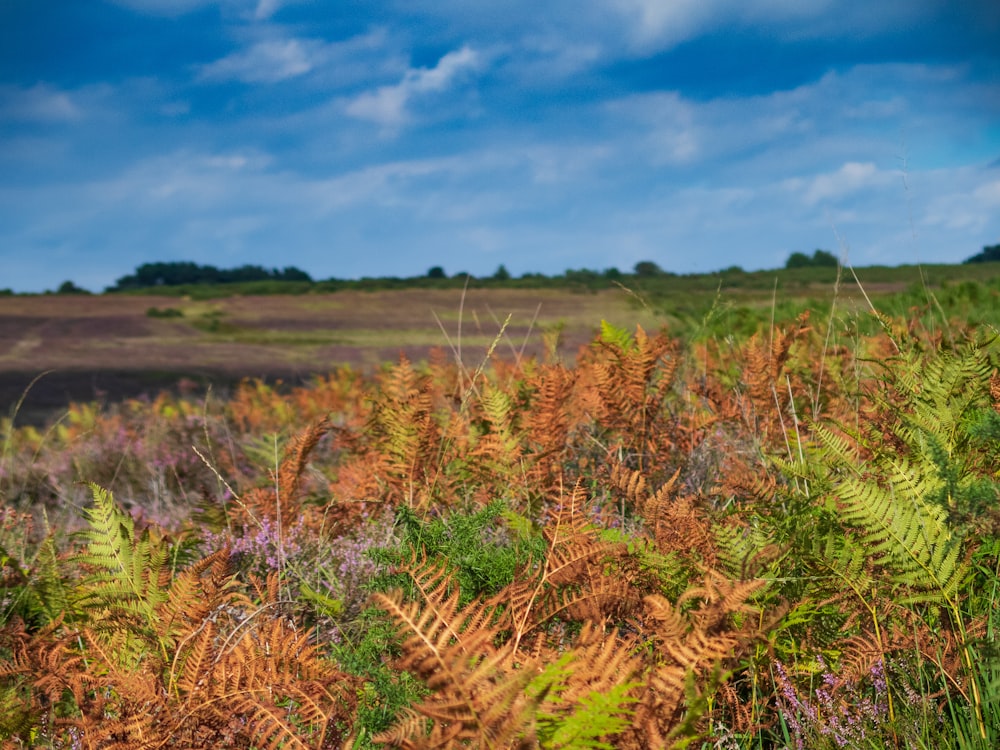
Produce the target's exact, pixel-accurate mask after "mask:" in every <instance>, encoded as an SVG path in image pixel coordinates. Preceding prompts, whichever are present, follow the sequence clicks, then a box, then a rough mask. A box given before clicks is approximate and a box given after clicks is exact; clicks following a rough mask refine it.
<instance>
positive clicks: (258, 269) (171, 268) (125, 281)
mask: <svg viewBox="0 0 1000 750" xmlns="http://www.w3.org/2000/svg"><path fill="white" fill-rule="evenodd" d="M247 281H312V277H311V276H309V274H307V273H306V272H305V271H302V270H299V269H298V268H295V267H294V266H288V267H287V268H283V269H281V270H279V269H277V268H271V269H268V268H264V267H263V266H252V265H244V266H239V267H238V268H216V267H215V266H203V265H199V264H198V263H191V262H187V261H179V262H173V263H143V264H142V265H141V266H139V267H138V268H137V269H136V270H135V273H132V274H129V275H128V276H122V277H121V278H120V279H118V280H117V281H116V282H115V285H114V286H112V287H109V288H108V291H111V292H122V291H127V290H129V289H146V288H149V287H157V286H185V285H190V284H236V283H240V282H247Z"/></svg>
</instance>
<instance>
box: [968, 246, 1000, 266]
mask: <svg viewBox="0 0 1000 750" xmlns="http://www.w3.org/2000/svg"><path fill="white" fill-rule="evenodd" d="M962 262H963V263H997V262H1000V245H987V246H986V247H984V248H983V251H982V252H981V253H978V254H976V255H973V256H972V257H971V258H966V259H965V260H964V261H962Z"/></svg>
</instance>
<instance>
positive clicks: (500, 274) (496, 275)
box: [493, 263, 510, 281]
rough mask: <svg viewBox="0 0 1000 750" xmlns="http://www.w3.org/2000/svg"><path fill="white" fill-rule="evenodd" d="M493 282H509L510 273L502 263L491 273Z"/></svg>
mask: <svg viewBox="0 0 1000 750" xmlns="http://www.w3.org/2000/svg"><path fill="white" fill-rule="evenodd" d="M493 280H494V281H510V271H508V270H507V267H506V266H505V265H504V264H503V263H501V264H500V265H499V266H497V270H496V271H494V272H493Z"/></svg>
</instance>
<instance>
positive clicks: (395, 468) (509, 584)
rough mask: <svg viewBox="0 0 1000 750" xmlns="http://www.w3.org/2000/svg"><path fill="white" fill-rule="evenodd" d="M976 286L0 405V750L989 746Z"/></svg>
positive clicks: (997, 449)
mask: <svg viewBox="0 0 1000 750" xmlns="http://www.w3.org/2000/svg"><path fill="white" fill-rule="evenodd" d="M795 272H796V273H812V274H819V273H822V272H825V269H823V268H807V269H796V270H795ZM727 273H728V274H731V275H732V276H734V277H741V276H743V275H746V274H743V273H742V272H739V271H738V270H735V269H734V270H730V271H728V272H727ZM651 278H652V277H651ZM655 278H659V277H655ZM661 280H662V281H673V280H672V279H671V278H670V277H667V278H666V279H661ZM997 286H998V282H997V281H996V280H994V281H991V282H989V283H978V282H972V281H969V280H962V281H952V282H948V283H942V284H940V285H939V286H938V287H937V288H936V289H935V290H933V292H932V291H931V290H930V289H929V288H928V287H927V286H924V285H922V284H915V285H913V286H912V287H911V288H910V289H906V290H904V291H903V292H900V293H898V294H897V295H895V296H881V297H878V298H877V310H878V312H877V313H874V314H873V312H872V311H871V310H870V309H868V308H867V307H865V306H864V305H866V304H867V303H866V302H865V303H864V304H855V301H854V300H852V299H848V298H847V297H846V296H837V297H832V298H829V299H827V300H826V301H825V302H824V303H822V304H819V303H816V304H813V303H808V301H806V300H805V299H801V300H800V299H797V298H789V297H786V296H783V295H781V294H778V295H775V293H774V291H773V280H772V291H771V294H770V295H756V296H748V299H749V301H748V302H747V304H743V301H740V302H736V301H734V299H732V298H727V296H725V295H719V294H717V293H716V292H715V290H711V289H710V288H709V289H707V290H706V294H705V295H704V297H703V298H702V299H701V300H700V301H698V302H695V303H688V304H690V309H689V310H687V312H686V313H685V314H687V315H688V316H689V323H688V326H689V327H688V329H687V330H686V331H685V333H684V334H683V335H678V334H677V329H676V328H675V327H673V325H671V328H670V329H669V330H670V333H669V334H668V333H666V332H661V333H659V334H655V335H654V334H650V333H647V332H646V331H645V330H643V329H642V328H641V327H636V328H625V327H617V326H615V325H613V324H611V323H608V322H606V321H605V322H602V323H601V325H600V327H599V333H598V334H596V336H595V337H594V339H593V340H592V342H591V343H590V345H589V346H587V347H584V348H583V349H582V350H581V352H580V355H579V357H578V358H577V360H576V362H575V363H572V364H567V363H566V362H564V361H560V360H558V359H556V358H554V357H552V356H548V357H546V356H543V357H541V358H539V359H533V358H528V357H515V358H513V359H510V360H506V361H499V360H494V359H493V357H494V356H495V355H491V354H486V353H485V352H493V351H494V349H496V344H497V342H496V341H493V342H490V341H486V340H477V341H475V343H473V341H472V340H471V339H469V340H466V342H465V343H466V345H467V347H477V348H479V349H480V350H481V351H482V352H484V354H483V362H482V366H477V367H474V368H469V367H467V366H466V365H464V364H460V363H457V362H450V361H447V360H442V359H440V358H437V359H433V360H432V361H428V362H422V363H413V362H410V361H408V360H407V359H406V358H405V357H401V358H400V359H399V360H398V362H397V363H395V364H386V365H385V366H384V367H382V368H381V369H380V370H378V371H377V372H375V373H372V374H370V375H363V374H361V373H359V372H356V371H352V370H349V369H346V368H343V369H340V370H338V371H335V372H332V373H329V374H327V375H324V376H323V377H318V378H316V379H315V380H314V381H313V382H312V383H310V384H308V385H306V386H301V387H298V388H291V389H281V388H277V387H276V386H272V385H268V384H266V383H263V382H261V381H247V382H245V383H244V384H243V385H242V386H240V387H239V388H238V389H237V390H236V392H235V393H233V395H232V397H231V398H230V399H228V400H225V401H219V400H206V401H205V402H199V401H195V400H191V399H186V398H181V397H176V396H171V395H169V394H162V395H161V396H160V397H158V398H156V399H155V400H153V401H149V400H145V401H134V402H126V403H124V404H120V405H118V406H115V407H110V408H106V409H105V408H101V407H98V406H96V405H93V404H90V405H86V404H77V405H72V406H71V407H70V408H69V410H68V411H67V412H66V414H65V415H64V416H63V417H62V418H61V419H60V420H58V421H55V422H53V423H52V424H50V425H48V426H46V427H45V428H43V429H33V428H29V427H18V426H16V424H15V419H16V415H14V417H13V418H11V419H8V420H5V421H4V423H3V424H2V425H0V433H2V434H3V435H4V438H3V450H2V452H0V741H3V742H6V743H8V744H9V745H10V746H12V747H18V746H21V747H26V746H30V747H37V748H53V749H54V748H60V747H69V746H73V745H74V743H75V744H76V745H79V746H83V747H88V746H92V747H123V748H124V747H129V748H142V749H146V748H150V749H151V748H153V747H160V746H169V745H170V744H174V745H176V744H183V745H184V746H185V747H190V748H192V750H207V749H208V748H212V747H233V748H244V749H246V750H249V749H250V748H254V747H274V748H278V747H302V748H317V749H319V748H326V747H350V748H354V749H355V750H363V749H367V748H374V747H392V746H397V747H399V746H402V747H414V748H420V747H431V746H436V747H442V748H447V749H448V750H453V749H454V750H457V748H460V747H487V746H494V747H498V748H501V747H503V748H506V747H516V746H523V747H543V748H553V749H555V748H559V749H562V750H565V749H567V748H617V749H620V750H640V749H642V748H649V747H678V748H679V747H705V748H707V747H729V748H737V749H740V748H746V749H747V750H750V749H751V748H764V747H784V748H792V747H796V748H797V747H802V748H830V750H833V748H841V747H847V748H874V749H876V750H882V749H885V750H888V749H889V748H893V749H895V748H929V747H934V748H945V749H946V750H959V749H961V750H992V748H995V747H996V746H997V744H998V742H1000V654H998V652H997V649H996V648H995V645H994V642H995V639H996V633H997V627H998V626H1000V619H998V617H997V611H998V603H1000V599H998V594H1000V567H998V562H997V561H998V557H997V555H998V552H1000V482H998V477H997V472H996V467H997V465H998V462H1000V375H998V374H997V372H998V368H1000V339H998V337H997V334H996V331H995V330H991V328H990V326H989V325H983V324H982V323H981V322H980V321H979V318H980V317H983V318H989V319H990V320H992V321H995V320H996V312H995V311H996V309H997V307H998V306H997V305H996V293H997V291H998V289H997ZM654 299H657V302H656V304H658V305H660V306H661V309H663V310H667V309H673V310H675V312H676V311H677V310H680V309H681V308H680V307H679V306H678V304H677V303H674V307H672V308H668V303H667V302H666V301H665V300H662V299H659V298H654ZM744 301H746V300H744ZM702 303H704V304H707V305H708V309H707V311H705V310H702V309H701V308H700V307H699V306H700V305H702ZM759 303H761V304H759ZM182 307H183V309H181V308H167V310H170V309H177V310H180V313H181V316H182V320H187V321H188V322H190V323H191V324H192V325H196V326H201V327H203V329H204V330H205V331H206V333H207V334H209V335H212V336H220V337H222V336H230V335H241V334H242V333H244V332H245V331H244V330H243V329H239V327H237V330H235V331H233V330H228V329H227V326H233V324H232V323H231V322H229V321H228V320H227V318H226V317H225V315H223V314H222V313H221V305H219V304H218V303H212V304H207V303H198V302H193V301H192V302H185V303H184V305H183V306H182ZM151 309H156V308H151ZM991 309H992V310H993V311H994V312H993V313H989V310H991ZM893 311H895V312H893ZM890 313H891V314H890ZM164 315H165V311H164V310H158V311H157V313H156V314H155V315H152V317H157V316H161V317H162V316H164ZM171 316H172V315H168V316H167V317H171ZM172 317H176V316H172ZM994 325H995V323H994ZM81 508H82V509H83V510H82V511H81V510H78V509H81Z"/></svg>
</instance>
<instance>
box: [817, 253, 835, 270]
mask: <svg viewBox="0 0 1000 750" xmlns="http://www.w3.org/2000/svg"><path fill="white" fill-rule="evenodd" d="M812 264H813V265H814V266H828V267H831V268H836V267H837V266H838V265H840V261H839V260H837V256H836V255H834V254H833V253H831V252H828V251H826V250H816V251H814V252H813V257H812Z"/></svg>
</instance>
